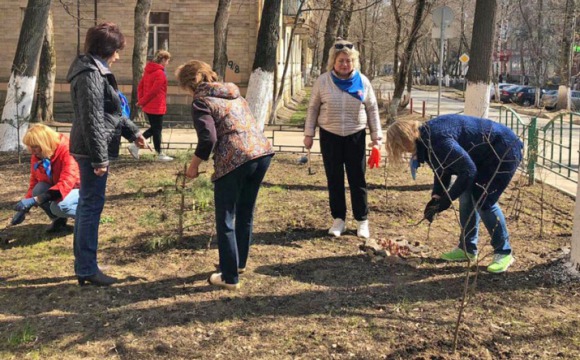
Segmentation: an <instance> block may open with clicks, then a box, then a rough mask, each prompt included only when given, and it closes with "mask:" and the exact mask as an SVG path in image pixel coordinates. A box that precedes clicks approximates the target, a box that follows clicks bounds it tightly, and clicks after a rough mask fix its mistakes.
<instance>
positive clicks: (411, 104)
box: [409, 98, 413, 115]
mask: <svg viewBox="0 0 580 360" xmlns="http://www.w3.org/2000/svg"><path fill="white" fill-rule="evenodd" d="M409 105H410V107H409V114H410V115H413V98H411V99H410V100H409Z"/></svg>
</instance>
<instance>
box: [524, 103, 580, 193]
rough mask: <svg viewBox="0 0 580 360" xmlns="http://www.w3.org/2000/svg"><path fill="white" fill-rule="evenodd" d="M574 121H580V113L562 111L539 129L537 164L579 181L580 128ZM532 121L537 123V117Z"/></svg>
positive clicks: (537, 132)
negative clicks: (579, 149) (579, 151)
mask: <svg viewBox="0 0 580 360" xmlns="http://www.w3.org/2000/svg"><path fill="white" fill-rule="evenodd" d="M574 121H576V122H580V113H576V112H568V113H562V114H558V115H557V116H555V117H553V118H552V119H550V121H548V123H547V124H546V125H543V126H540V127H539V128H538V129H537V131H536V134H537V140H536V142H537V149H538V150H537V162H536V165H537V166H539V167H541V168H542V169H544V170H546V171H550V172H552V173H554V174H556V175H559V176H562V177H564V178H566V179H568V180H571V181H573V182H577V181H578V164H579V163H580V155H579V153H578V146H579V143H580V128H579V127H578V125H575V124H574ZM532 122H534V123H537V119H536V118H533V119H532Z"/></svg>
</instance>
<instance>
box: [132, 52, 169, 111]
mask: <svg viewBox="0 0 580 360" xmlns="http://www.w3.org/2000/svg"><path fill="white" fill-rule="evenodd" d="M137 94H138V99H139V105H141V107H142V108H143V111H144V112H146V113H147V114H153V115H163V114H165V113H166V112H167V100H166V97H167V75H165V68H164V67H163V65H161V64H157V63H155V62H150V63H147V65H146V66H145V73H144V74H143V78H141V81H139V87H138V88H137Z"/></svg>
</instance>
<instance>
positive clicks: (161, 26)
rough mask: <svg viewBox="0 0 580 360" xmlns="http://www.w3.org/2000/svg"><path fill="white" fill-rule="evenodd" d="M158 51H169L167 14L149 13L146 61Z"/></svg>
mask: <svg viewBox="0 0 580 360" xmlns="http://www.w3.org/2000/svg"><path fill="white" fill-rule="evenodd" d="M158 50H168V51H169V13H167V12H151V13H150V14H149V41H148V44H147V59H148V60H151V59H153V56H155V53H156V52H157V51H158Z"/></svg>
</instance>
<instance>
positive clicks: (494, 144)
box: [416, 115, 523, 209]
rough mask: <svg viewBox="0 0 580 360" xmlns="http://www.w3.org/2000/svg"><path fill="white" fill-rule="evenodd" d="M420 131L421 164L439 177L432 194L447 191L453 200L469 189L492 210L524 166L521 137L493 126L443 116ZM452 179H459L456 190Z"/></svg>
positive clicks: (466, 117)
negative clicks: (520, 165) (514, 176)
mask: <svg viewBox="0 0 580 360" xmlns="http://www.w3.org/2000/svg"><path fill="white" fill-rule="evenodd" d="M419 131H420V134H421V135H420V138H419V139H418V140H417V141H416V146H417V160H418V161H419V163H427V164H429V166H430V167H431V168H432V169H433V171H434V172H435V179H434V185H433V194H436V195H439V196H444V195H445V189H447V188H449V190H448V192H449V196H450V197H451V200H455V199H457V198H458V197H459V196H460V195H461V194H462V193H463V192H464V191H465V190H467V189H468V188H471V189H472V194H473V197H474V198H475V199H476V201H478V202H479V203H480V204H482V205H481V207H482V208H483V209H487V208H489V207H491V206H492V205H493V204H495V203H496V202H497V200H498V199H499V196H500V195H501V194H502V192H503V191H504V190H505V189H506V188H507V186H508V184H509V182H510V180H511V178H512V176H513V174H514V173H515V171H516V169H517V167H518V165H519V163H520V162H521V160H522V148H523V144H522V142H521V141H520V139H519V138H518V137H517V135H516V134H514V132H513V131H512V130H511V129H509V128H507V127H506V126H504V125H502V124H499V123H496V122H494V121H491V120H487V119H480V118H476V117H472V116H466V115H443V116H440V117H438V118H435V119H433V120H430V121H427V122H426V123H425V124H423V125H422V126H421V127H420V128H419ZM452 175H456V176H457V178H456V180H455V182H454V183H453V185H451V176H452ZM450 185H451V187H449V186H450ZM472 185H473V186H472ZM482 195H483V196H482Z"/></svg>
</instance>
